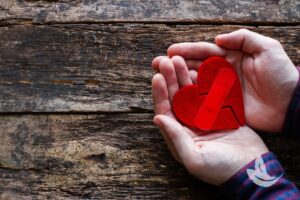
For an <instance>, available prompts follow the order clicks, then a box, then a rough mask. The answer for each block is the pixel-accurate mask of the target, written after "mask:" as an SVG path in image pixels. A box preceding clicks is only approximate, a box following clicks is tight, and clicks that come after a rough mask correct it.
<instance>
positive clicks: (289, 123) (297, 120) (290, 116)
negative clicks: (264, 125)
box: [282, 67, 300, 137]
mask: <svg viewBox="0 0 300 200" xmlns="http://www.w3.org/2000/svg"><path fill="white" fill-rule="evenodd" d="M297 69H298V71H299V73H300V67H297ZM282 132H283V133H284V134H285V135H288V136H291V137H300V134H299V132H300V78H299V80H298V83H297V86H296V88H295V90H294V94H293V97H292V99H291V102H290V104H289V107H288V110H287V113H286V117H285V122H284V125H283V130H282Z"/></svg>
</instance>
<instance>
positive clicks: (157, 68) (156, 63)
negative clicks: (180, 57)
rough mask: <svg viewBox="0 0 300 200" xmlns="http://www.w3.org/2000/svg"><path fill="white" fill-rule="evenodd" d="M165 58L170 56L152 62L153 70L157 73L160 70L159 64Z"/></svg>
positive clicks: (156, 58) (158, 57) (157, 58)
mask: <svg viewBox="0 0 300 200" xmlns="http://www.w3.org/2000/svg"><path fill="white" fill-rule="evenodd" d="M163 58H168V56H157V57H155V58H154V59H153V60H152V68H153V69H154V70H155V71H158V70H159V63H160V61H161V60H162V59H163Z"/></svg>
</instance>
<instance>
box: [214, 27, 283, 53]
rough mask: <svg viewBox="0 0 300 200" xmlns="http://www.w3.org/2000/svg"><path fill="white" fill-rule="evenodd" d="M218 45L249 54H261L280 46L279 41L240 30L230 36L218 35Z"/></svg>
mask: <svg viewBox="0 0 300 200" xmlns="http://www.w3.org/2000/svg"><path fill="white" fill-rule="evenodd" d="M215 42H216V44H217V45H219V46H221V47H224V48H226V49H230V50H242V51H244V52H246V53H249V54H254V53H260V52H262V51H264V50H266V49H270V46H273V45H280V44H279V42H278V41H276V40H274V39H272V38H269V37H266V36H263V35H260V34H258V33H255V32H252V31H249V30H247V29H240V30H237V31H233V32H231V33H228V34H222V35H218V36H217V37H216V38H215Z"/></svg>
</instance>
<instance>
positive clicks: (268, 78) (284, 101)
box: [152, 29, 299, 132]
mask: <svg viewBox="0 0 300 200" xmlns="http://www.w3.org/2000/svg"><path fill="white" fill-rule="evenodd" d="M215 42H216V44H211V43H206V42H197V43H178V44H174V45H172V46H170V47H169V49H168V57H173V56H175V55H179V56H182V57H183V58H184V59H185V61H186V64H187V67H188V68H189V72H188V73H189V75H190V77H191V79H192V80H196V77H197V69H198V67H199V65H200V64H201V62H202V61H203V60H205V59H206V58H208V57H210V56H221V57H224V58H225V59H226V60H228V61H229V62H230V63H232V64H233V65H234V66H235V68H236V71H237V73H238V74H239V77H240V80H241V83H242V87H243V91H244V104H245V115H246V116H245V117H246V123H247V125H249V126H250V127H252V128H254V129H258V130H263V131H267V132H279V131H281V129H282V127H283V124H284V120H285V115H286V112H287V107H288V104H289V102H290V100H291V97H292V94H293V91H294V88H295V87H296V84H297V81H298V78H299V73H298V71H297V70H296V68H295V66H294V64H293V63H292V61H291V60H290V59H289V57H288V56H287V54H286V53H285V51H284V49H283V47H282V46H281V44H280V43H279V42H278V41H277V40H274V39H272V38H269V37H265V36H263V35H260V34H257V33H254V32H251V31H249V30H246V29H241V30H238V31H234V32H231V33H229V34H223V35H219V36H217V37H216V38H215ZM164 58H166V56H159V57H157V58H155V59H154V60H153V63H152V65H153V68H154V69H155V70H157V71H159V70H160V68H159V64H160V61H161V60H162V59H164ZM178 73H180V72H178ZM172 87H173V86H172ZM171 90H173V89H171Z"/></svg>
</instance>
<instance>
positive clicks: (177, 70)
mask: <svg viewBox="0 0 300 200" xmlns="http://www.w3.org/2000/svg"><path fill="white" fill-rule="evenodd" d="M158 68H159V71H160V73H157V74H156V75H154V77H153V80H152V95H153V100H154V110H155V114H156V116H155V117H154V119H153V121H154V123H155V124H156V125H157V126H158V127H159V128H160V130H161V133H162V135H163V136H164V138H165V141H166V143H167V145H168V147H169V149H170V151H171V153H172V155H173V157H174V158H175V159H176V160H177V161H178V162H180V163H181V164H183V165H184V166H185V167H186V169H187V170H188V171H189V172H190V173H191V174H192V175H194V176H195V177H196V178H199V179H201V180H203V181H206V182H208V183H211V184H214V185H221V184H222V183H224V182H225V181H227V180H228V179H229V178H230V177H231V176H233V175H234V174H235V173H236V172H237V171H238V170H239V169H241V168H242V167H244V166H245V165H246V164H248V163H249V162H250V161H252V160H254V159H255V158H257V157H259V156H260V155H262V154H263V153H265V152H268V149H267V147H266V146H265V144H264V143H263V141H262V140H261V139H260V137H259V136H258V135H257V134H256V133H255V132H254V131H252V130H251V129H250V128H249V127H246V126H244V127H240V128H239V129H237V130H231V131H219V132H214V133H210V134H206V135H205V134H204V133H203V132H201V131H197V130H191V129H189V128H188V127H186V126H183V125H181V124H180V123H179V122H178V121H177V120H176V118H175V117H174V114H173V112H172V108H171V104H172V100H173V96H174V94H175V93H176V92H177V91H178V90H179V89H180V88H181V87H183V86H185V85H188V84H192V79H191V76H190V75H189V72H188V68H187V66H186V63H185V61H184V59H183V58H182V57H179V56H174V57H173V58H172V60H171V59H169V58H162V59H160V61H159V63H158Z"/></svg>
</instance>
